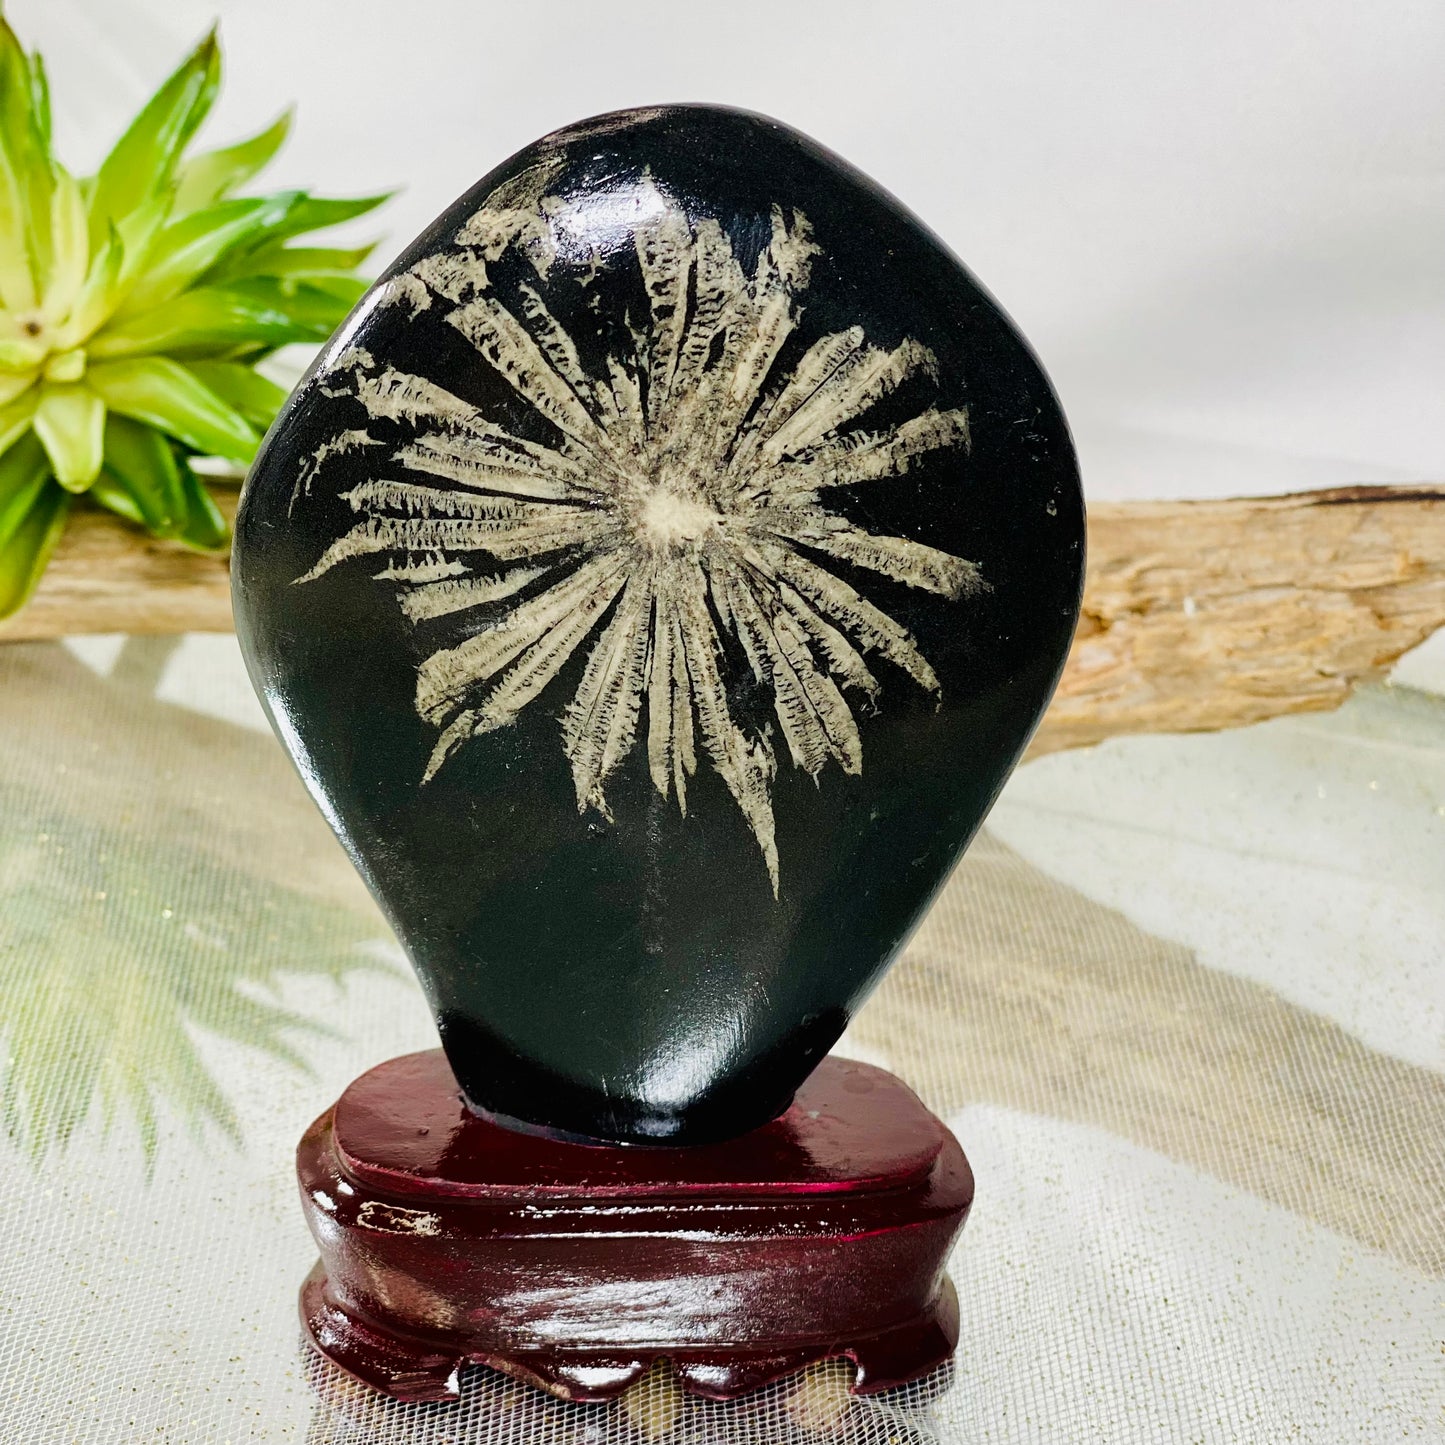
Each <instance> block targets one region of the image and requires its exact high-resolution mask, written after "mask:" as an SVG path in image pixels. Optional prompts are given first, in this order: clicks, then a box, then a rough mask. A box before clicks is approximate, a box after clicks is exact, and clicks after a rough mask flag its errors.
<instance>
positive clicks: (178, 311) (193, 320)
mask: <svg viewBox="0 0 1445 1445" xmlns="http://www.w3.org/2000/svg"><path fill="white" fill-rule="evenodd" d="M305 309H307V308H306V307H303V306H301V305H300V304H298V303H294V302H291V301H288V302H286V303H285V305H284V307H283V305H282V304H278V302H277V300H276V299H275V298H272V297H270V296H266V295H252V294H248V293H247V292H246V291H245V290H243V289H240V288H233V287H227V286H198V287H195V288H193V289H192V290H190V291H183V292H182V293H181V294H180V295H179V296H174V297H172V298H171V299H170V300H169V301H167V302H164V303H163V304H162V305H160V306H157V307H156V308H155V309H154V310H153V311H147V312H145V313H143V314H142V315H140V316H133V317H130V318H129V319H127V320H125V321H123V322H118V323H116V324H115V325H113V326H107V327H106V328H105V329H104V330H103V331H101V332H99V333H98V334H97V335H96V336H95V338H94V339H93V340H92V342H91V343H90V346H89V348H88V349H89V351H90V354H91V356H92V357H94V358H95V359H97V360H104V359H109V358H112V357H122V356H145V355H149V354H150V353H152V352H159V351H163V352H168V353H170V354H172V355H177V356H218V355H223V354H225V353H227V352H229V351H232V350H234V349H235V348H237V347H240V346H246V345H254V344H260V345H264V346H266V347H268V348H269V347H276V346H285V345H286V344H287V343H288V342H292V341H325V340H326V338H327V337H328V336H330V335H331V333H332V331H333V330H335V327H336V320H339V319H340V317H337V318H336V320H327V319H325V317H324V316H323V317H322V318H321V319H308V318H307V317H305V316H300V315H297V314H295V313H296V312H298V311H302V310H305ZM309 309H311V310H313V311H315V310H317V309H318V308H316V307H315V306H314V305H312V306H311V307H310V308H309ZM345 312H346V308H345V307H343V308H342V309H341V315H342V316H344V315H345ZM334 313H335V304H334V303H333V304H332V308H331V310H330V311H328V312H327V313H326V315H334Z"/></svg>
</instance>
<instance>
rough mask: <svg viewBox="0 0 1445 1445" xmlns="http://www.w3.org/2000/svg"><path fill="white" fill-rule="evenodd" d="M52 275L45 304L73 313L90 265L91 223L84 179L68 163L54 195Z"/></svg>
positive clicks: (58, 172)
mask: <svg viewBox="0 0 1445 1445" xmlns="http://www.w3.org/2000/svg"><path fill="white" fill-rule="evenodd" d="M50 247H51V262H50V276H49V278H48V280H47V282H46V286H45V291H44V294H43V295H42V296H41V298H40V305H41V308H42V309H43V310H44V311H45V312H46V314H47V315H48V316H50V317H52V318H55V319H58V318H60V317H62V316H66V315H68V314H69V312H70V310H71V308H72V307H73V306H74V305H75V302H76V301H77V299H78V298H79V296H80V288H81V287H82V286H83V285H84V284H85V277H86V273H87V271H89V269H90V223H89V220H88V218H87V216H86V212H85V197H84V196H83V195H81V193H80V183H79V182H78V181H77V180H76V179H75V177H74V176H72V175H71V174H70V172H69V171H68V170H66V169H65V167H64V166H59V165H58V166H56V168H55V190H54V192H53V193H52V194H51V197H50Z"/></svg>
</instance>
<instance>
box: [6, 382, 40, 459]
mask: <svg viewBox="0 0 1445 1445" xmlns="http://www.w3.org/2000/svg"><path fill="white" fill-rule="evenodd" d="M39 401H40V388H39V387H38V386H30V387H27V388H26V390H25V391H23V392H22V393H21V394H20V395H19V396H18V397H17V398H16V399H15V400H14V401H11V402H6V403H5V404H4V405H3V406H0V454H3V453H5V452H8V451H9V450H10V448H11V447H13V446H14V445H15V444H16V442H18V441H19V440H20V438H21V437H23V436H24V435H25V433H26V432H28V431H29V430H30V427H31V423H32V422H33V420H34V418H35V408H36V406H37V405H38V403H39Z"/></svg>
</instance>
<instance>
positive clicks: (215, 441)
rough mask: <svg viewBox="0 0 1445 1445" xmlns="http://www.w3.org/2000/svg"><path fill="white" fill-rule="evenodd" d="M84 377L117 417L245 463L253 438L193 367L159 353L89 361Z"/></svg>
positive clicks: (253, 447)
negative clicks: (133, 419)
mask: <svg viewBox="0 0 1445 1445" xmlns="http://www.w3.org/2000/svg"><path fill="white" fill-rule="evenodd" d="M86 379H87V382H88V384H89V385H90V386H92V387H94V389H95V391H96V393H97V395H99V396H100V397H101V398H102V399H103V400H104V401H105V404H106V405H107V406H108V407H110V408H111V409H112V410H114V411H118V412H120V414H121V415H122V416H129V417H134V418H135V420H136V421H142V422H145V423H146V424H147V425H148V426H153V427H159V428H160V429H161V430H162V431H165V432H169V433H170V435H171V436H173V437H176V438H178V439H179V440H180V441H182V442H184V443H185V444H186V445H187V446H188V447H192V448H193V449H194V450H196V451H198V452H201V453H203V454H205V455H206V456H216V457H225V458H226V459H227V460H228V461H235V462H249V461H250V460H251V458H252V457H253V456H254V455H255V452H256V444H257V441H258V440H259V438H258V437H257V435H256V433H255V431H254V430H253V429H252V428H251V426H250V425H249V423H247V422H246V420H245V419H244V418H243V417H241V416H239V415H237V413H236V412H235V411H233V410H232V409H231V407H229V406H227V405H226V403H225V402H224V401H222V400H221V398H220V397H219V396H217V395H216V393H215V392H214V391H212V390H211V389H210V387H208V386H207V385H206V384H205V383H204V382H202V381H201V380H200V379H199V378H198V377H197V376H196V375H195V374H194V373H193V372H191V371H189V370H188V369H187V368H186V367H184V366H182V365H181V364H180V362H178V361H172V360H171V359H170V358H168V357H164V356H146V357H138V358H136V359H134V360H128V361H114V362H108V363H101V364H97V365H93V366H92V367H91V368H90V372H89V374H88V376H87V378H86Z"/></svg>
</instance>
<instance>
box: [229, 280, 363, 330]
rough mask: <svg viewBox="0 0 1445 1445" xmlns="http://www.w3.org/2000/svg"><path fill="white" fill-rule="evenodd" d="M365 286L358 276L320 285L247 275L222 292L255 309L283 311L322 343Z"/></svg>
mask: <svg viewBox="0 0 1445 1445" xmlns="http://www.w3.org/2000/svg"><path fill="white" fill-rule="evenodd" d="M368 286H369V283H368V282H366V281H364V280H362V278H361V277H360V276H346V277H342V278H340V279H339V280H334V281H328V282H327V283H326V284H324V285H318V284H315V283H313V282H311V281H303V280H301V279H300V278H298V277H295V276H251V277H248V278H247V279H245V280H243V281H232V282H231V283H230V285H228V286H227V287H226V289H227V290H228V291H230V292H231V293H232V294H233V295H237V296H245V297H247V298H249V299H250V300H251V301H252V302H254V303H255V304H256V305H258V306H265V307H270V308H272V309H274V310H276V311H280V312H284V313H285V314H286V315H287V316H289V317H290V318H291V319H292V321H294V322H297V323H298V324H300V325H302V326H308V327H311V328H312V329H314V330H316V331H318V332H319V333H320V339H321V340H323V341H324V340H325V339H326V338H327V337H328V336H330V335H331V333H332V332H333V331H335V330H336V328H337V327H338V326H340V325H341V323H342V322H343V321H345V320H346V316H347V313H348V312H349V311H350V310H351V308H352V307H353V306H354V305H355V304H356V303H357V301H358V300H360V299H361V297H362V296H363V295H365V293H366V291H367V289H368Z"/></svg>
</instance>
